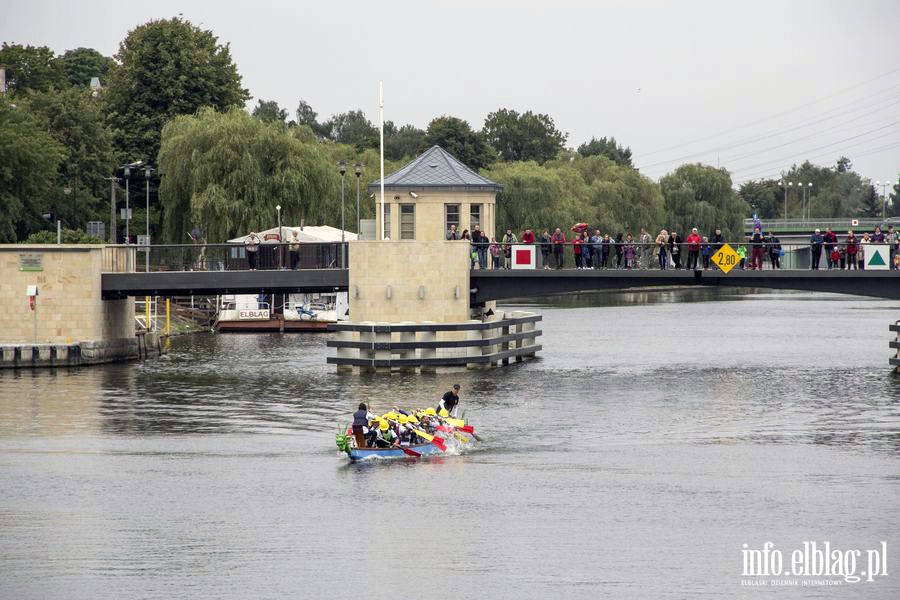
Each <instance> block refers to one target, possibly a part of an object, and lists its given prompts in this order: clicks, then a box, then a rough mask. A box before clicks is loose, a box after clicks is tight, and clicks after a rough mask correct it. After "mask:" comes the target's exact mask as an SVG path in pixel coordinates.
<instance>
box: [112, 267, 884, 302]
mask: <svg viewBox="0 0 900 600" xmlns="http://www.w3.org/2000/svg"><path fill="white" fill-rule="evenodd" d="M469 281H470V293H471V302H472V304H473V305H477V304H484V303H485V302H488V301H491V300H507V299H510V298H525V297H535V296H555V295H559V294H571V293H577V292H591V291H598V290H624V289H633V288H647V287H651V288H652V287H668V286H727V287H743V288H769V289H786V290H802V291H810V292H830V293H837V294H851V295H857V296H871V297H875V298H887V299H891V300H900V273H898V272H896V271H837V270H835V271H827V270H820V271H810V270H763V271H742V270H738V269H736V270H732V271H731V272H730V273H729V274H727V275H725V274H723V273H722V272H721V271H714V270H709V271H688V270H677V271H676V270H666V271H660V270H655V269H647V270H609V271H603V270H578V269H561V270H558V271H557V270H552V271H546V270H511V271H508V270H499V271H486V270H477V269H476V270H472V271H471V272H470V276H469ZM101 285H102V295H103V298H104V299H108V300H112V299H122V298H127V297H129V296H185V295H191V294H195V295H200V294H257V293H259V292H262V291H265V292H270V293H292V292H301V293H302V292H305V293H315V292H334V291H346V290H347V289H348V286H349V270H348V269H301V270H296V271H291V270H268V271H161V272H149V273H103V275H102V280H101Z"/></svg>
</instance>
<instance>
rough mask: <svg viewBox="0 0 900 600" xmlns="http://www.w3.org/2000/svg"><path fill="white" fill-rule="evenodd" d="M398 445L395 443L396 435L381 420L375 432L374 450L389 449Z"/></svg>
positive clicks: (387, 424)
mask: <svg viewBox="0 0 900 600" xmlns="http://www.w3.org/2000/svg"><path fill="white" fill-rule="evenodd" d="M399 445H400V443H399V442H398V441H397V435H396V434H395V433H394V430H393V429H391V426H390V424H389V423H388V422H387V421H386V420H385V419H382V420H381V421H380V422H379V423H378V430H377V431H376V432H375V447H376V448H390V447H391V446H399Z"/></svg>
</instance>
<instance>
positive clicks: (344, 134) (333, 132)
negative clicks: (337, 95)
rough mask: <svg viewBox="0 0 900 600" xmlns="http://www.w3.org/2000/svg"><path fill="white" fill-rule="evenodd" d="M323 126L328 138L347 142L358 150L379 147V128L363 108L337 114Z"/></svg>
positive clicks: (342, 142)
mask: <svg viewBox="0 0 900 600" xmlns="http://www.w3.org/2000/svg"><path fill="white" fill-rule="evenodd" d="M321 127H322V131H324V132H325V135H326V137H327V138H328V139H330V140H333V141H335V142H337V143H339V144H347V145H349V146H353V147H355V148H356V149H357V150H363V149H365V148H377V147H378V138H379V134H378V128H376V127H375V126H374V125H372V122H371V121H369V119H367V118H366V115H365V113H364V112H363V111H361V110H351V111H349V112H345V113H339V114H336V115H334V116H333V117H331V118H330V119H328V120H327V121H325V122H324V123H322V126H321Z"/></svg>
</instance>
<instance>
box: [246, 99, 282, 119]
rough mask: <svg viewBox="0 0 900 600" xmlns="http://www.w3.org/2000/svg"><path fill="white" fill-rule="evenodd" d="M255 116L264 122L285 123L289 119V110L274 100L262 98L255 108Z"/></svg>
mask: <svg viewBox="0 0 900 600" xmlns="http://www.w3.org/2000/svg"><path fill="white" fill-rule="evenodd" d="M253 116H254V117H256V118H257V119H259V120H260V121H263V122H264V123H281V124H282V125H283V124H284V122H285V121H286V120H287V116H288V111H287V110H285V109H283V108H281V107H280V106H278V103H277V102H275V101H274V100H262V99H260V100H259V101H258V104H257V105H256V107H255V108H254V109H253Z"/></svg>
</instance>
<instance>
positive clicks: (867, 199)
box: [859, 184, 882, 219]
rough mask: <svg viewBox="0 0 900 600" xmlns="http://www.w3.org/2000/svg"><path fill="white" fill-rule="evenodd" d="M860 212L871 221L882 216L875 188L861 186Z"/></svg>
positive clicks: (879, 197) (879, 198) (879, 200)
mask: <svg viewBox="0 0 900 600" xmlns="http://www.w3.org/2000/svg"><path fill="white" fill-rule="evenodd" d="M859 199H860V211H861V213H862V215H863V216H865V217H869V218H872V219H875V218H878V217H880V216H881V214H882V207H881V196H879V195H878V192H876V191H875V186H874V185H872V184H868V185H865V186H863V188H862V191H861V192H860V197H859Z"/></svg>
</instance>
